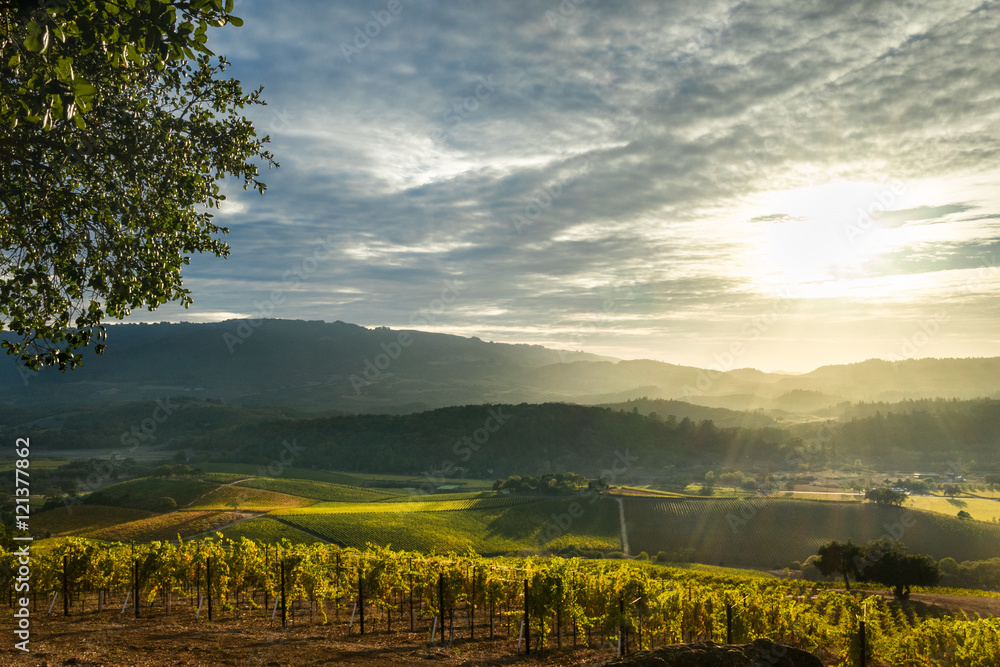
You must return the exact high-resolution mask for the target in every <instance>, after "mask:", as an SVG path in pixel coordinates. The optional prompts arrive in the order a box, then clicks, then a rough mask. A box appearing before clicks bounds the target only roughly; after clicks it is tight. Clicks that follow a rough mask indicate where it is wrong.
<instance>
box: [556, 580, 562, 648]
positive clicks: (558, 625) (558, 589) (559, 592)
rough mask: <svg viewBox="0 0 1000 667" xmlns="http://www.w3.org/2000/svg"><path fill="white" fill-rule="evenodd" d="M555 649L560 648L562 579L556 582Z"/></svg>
mask: <svg viewBox="0 0 1000 667" xmlns="http://www.w3.org/2000/svg"><path fill="white" fill-rule="evenodd" d="M556 596H557V598H558V599H557V600H556V649H561V648H562V579H560V580H559V581H557V582H556Z"/></svg>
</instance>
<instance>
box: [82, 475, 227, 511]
mask: <svg viewBox="0 0 1000 667" xmlns="http://www.w3.org/2000/svg"><path fill="white" fill-rule="evenodd" d="M218 486H219V485H218V484H216V483H214V482H209V481H205V480H202V479H198V478H196V477H179V478H170V477H141V478H139V479H132V480H129V481H127V482H121V483H120V484H115V485H113V486H109V487H107V488H104V489H101V490H100V491H95V492H94V493H91V494H90V495H89V496H87V498H86V500H84V502H85V503H87V504H92V505H112V506H116V507H131V508H134V509H141V510H150V511H153V512H156V511H161V512H162V511H164V510H165V509H172V508H173V507H184V506H185V505H187V504H189V503H192V502H194V501H195V500H196V499H198V498H199V497H201V496H203V495H204V494H206V493H208V492H209V491H211V490H213V489H215V488H216V487H218ZM167 498H169V499H171V500H172V501H173V503H174V505H173V507H171V505H170V503H169V502H166V501H165V499H167Z"/></svg>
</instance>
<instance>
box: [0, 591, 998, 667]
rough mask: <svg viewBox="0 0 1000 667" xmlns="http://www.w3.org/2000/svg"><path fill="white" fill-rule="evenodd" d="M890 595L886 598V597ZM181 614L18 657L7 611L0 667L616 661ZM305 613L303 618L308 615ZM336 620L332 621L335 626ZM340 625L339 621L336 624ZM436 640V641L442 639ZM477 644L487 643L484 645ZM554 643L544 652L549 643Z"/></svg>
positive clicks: (499, 643)
mask: <svg viewBox="0 0 1000 667" xmlns="http://www.w3.org/2000/svg"><path fill="white" fill-rule="evenodd" d="M887 597H890V598H891V595H887ZM911 598H912V602H913V603H917V604H922V605H928V606H932V605H936V606H937V607H939V608H941V609H944V610H948V611H952V612H966V613H967V614H969V615H970V616H973V615H974V614H977V613H978V614H979V615H981V616H987V615H1000V599H996V598H982V597H973V596H962V595H937V594H927V593H913V594H912V595H911ZM179 606H180V609H178V610H177V612H175V613H174V614H172V615H170V616H167V615H166V614H165V613H164V612H163V610H162V608H160V609H155V608H154V609H147V610H145V611H144V613H145V614H146V615H145V616H144V617H143V618H139V619H134V618H131V617H130V613H129V612H130V611H131V609H130V610H129V612H126V614H125V616H124V618H121V617H120V616H119V611H118V610H115V611H104V612H101V613H100V614H98V613H96V612H94V611H91V610H87V611H86V612H84V613H81V612H80V611H79V610H78V609H74V610H72V615H71V616H70V617H68V618H67V617H64V616H62V615H61V614H60V613H58V611H59V609H58V607H59V605H57V611H56V613H54V614H53V615H52V616H48V615H46V613H45V610H44V608H43V609H40V610H39V611H38V612H36V613H34V614H33V615H32V617H31V623H32V626H31V643H30V648H31V652H30V653H28V654H25V653H22V652H21V651H18V650H16V649H15V648H14V641H15V639H14V637H13V633H12V625H13V623H12V621H13V619H12V618H11V616H10V614H9V613H7V610H4V613H3V616H2V617H0V619H2V620H0V636H2V637H3V639H2V640H0V667H6V666H8V665H18V666H20V665H24V666H25V667H28V666H30V667H37V666H45V667H62V666H63V665H75V666H80V667H83V666H87V667H119V666H135V667H151V666H153V665H189V666H192V667H193V666H201V665H238V666H261V667H264V666H267V667H271V666H285V665H294V666H295V667H309V666H311V665H373V666H374V665H442V666H445V665H448V666H452V665H456V666H463V667H472V666H474V665H559V666H570V665H573V666H577V665H579V666H584V665H587V666H598V665H605V664H607V663H609V662H612V661H613V660H615V658H616V655H615V650H614V648H613V647H612V646H611V644H610V643H609V644H608V646H607V647H606V648H601V649H587V648H582V647H580V648H572V646H571V645H572V636H571V635H570V634H568V633H567V634H564V639H563V644H564V646H566V648H564V649H563V650H561V651H557V650H555V649H554V648H550V649H549V650H546V651H542V652H540V653H539V652H538V651H537V650H535V651H533V653H532V655H531V656H525V655H524V653H523V652H520V653H519V652H518V650H517V637H516V628H515V629H514V632H515V636H514V637H512V638H510V637H507V636H506V632H505V630H501V629H500V628H501V627H503V626H502V625H501V624H500V623H499V622H498V624H497V628H498V631H497V638H496V639H494V640H490V639H486V638H485V637H487V635H488V633H489V627H488V624H485V623H484V624H483V625H482V626H477V628H476V640H475V641H470V640H469V639H467V634H466V633H467V632H468V628H465V627H463V628H462V632H461V638H459V634H460V633H459V631H458V628H456V636H455V639H454V641H453V642H451V643H448V644H445V645H444V646H441V645H440V643H438V644H436V645H435V646H429V645H428V639H429V632H428V631H427V629H426V628H424V629H422V630H419V631H417V632H414V633H411V632H409V631H399V628H400V627H402V626H403V625H405V626H406V627H407V628H408V626H409V623H408V622H406V623H400V622H399V621H394V626H395V627H394V629H393V631H392V632H387V631H386V630H385V628H384V626H382V627H380V628H378V629H377V630H376V631H374V632H372V631H371V629H370V627H369V632H368V633H367V634H366V635H365V636H364V637H362V636H360V635H358V634H357V625H356V624H355V626H354V633H353V634H350V635H348V634H347V628H346V623H344V622H341V623H339V624H336V623H331V624H330V625H326V626H323V625H318V624H314V625H310V624H308V623H307V622H304V621H306V620H307V619H306V618H303V617H301V616H300V617H297V618H296V619H295V620H294V623H293V622H290V623H289V627H288V628H287V629H284V630H283V629H282V628H281V622H280V619H279V620H277V621H276V622H275V623H273V624H272V623H269V622H268V619H267V618H266V616H264V615H263V614H262V613H261V612H260V611H257V612H254V613H253V615H251V616H246V615H244V617H243V618H235V617H233V615H232V614H226V616H227V618H222V619H221V620H216V621H214V622H208V621H207V620H206V619H205V618H204V614H203V616H202V619H201V620H200V621H196V620H194V613H193V610H188V609H185V608H183V606H181V605H179ZM306 615H307V613H306ZM332 620H333V618H332V614H331V621H332ZM343 620H346V619H343V617H342V621H343ZM438 637H439V638H440V635H438ZM480 637H483V639H480ZM554 643H555V642H554V640H552V641H550V646H554Z"/></svg>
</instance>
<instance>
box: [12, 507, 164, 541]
mask: <svg viewBox="0 0 1000 667" xmlns="http://www.w3.org/2000/svg"><path fill="white" fill-rule="evenodd" d="M150 514H151V513H150V512H147V511H145V510H139V509H132V508H130V507H108V506H104V505H82V504H81V505H71V506H68V507H57V508H55V509H50V510H45V511H44V512H39V513H37V514H33V515H32V516H31V528H32V529H33V530H35V531H39V532H41V533H43V534H44V533H51V534H52V535H53V536H55V535H73V534H75V533H79V532H83V531H88V530H89V531H93V530H97V529H99V528H105V527H108V526H115V525H117V524H121V523H128V522H129V521H136V520H138V519H144V518H146V517H148V516H149V515H150Z"/></svg>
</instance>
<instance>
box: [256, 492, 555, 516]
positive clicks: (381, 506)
mask: <svg viewBox="0 0 1000 667" xmlns="http://www.w3.org/2000/svg"><path fill="white" fill-rule="evenodd" d="M424 498H426V500H417V499H413V500H407V501H402V502H379V503H316V504H315V505H310V506H309V507H301V508H289V509H280V510H275V511H273V512H272V514H274V515H275V516H281V517H283V518H284V517H289V516H295V515H303V514H399V513H408V512H458V511H462V510H486V509H496V508H501V507H512V506H514V505H523V504H525V503H531V502H537V499H536V498H517V497H514V498H511V497H506V496H493V497H487V498H475V497H474V498H464V499H459V500H437V499H436V498H435V496H424Z"/></svg>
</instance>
